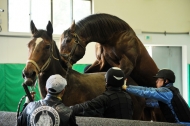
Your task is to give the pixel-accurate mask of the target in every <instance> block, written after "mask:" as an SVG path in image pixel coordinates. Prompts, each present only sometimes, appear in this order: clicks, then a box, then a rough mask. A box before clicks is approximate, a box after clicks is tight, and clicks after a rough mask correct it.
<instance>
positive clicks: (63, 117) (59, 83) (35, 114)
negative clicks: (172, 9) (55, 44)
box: [17, 74, 77, 126]
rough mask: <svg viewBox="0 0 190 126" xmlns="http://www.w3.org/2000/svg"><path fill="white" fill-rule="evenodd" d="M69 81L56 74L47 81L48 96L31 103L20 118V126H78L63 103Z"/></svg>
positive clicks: (71, 113) (70, 110) (18, 121)
mask: <svg viewBox="0 0 190 126" xmlns="http://www.w3.org/2000/svg"><path fill="white" fill-rule="evenodd" d="M66 85H67V81H66V80H65V79H64V78H63V77H62V76H60V75H58V74H55V75H52V76H50V77H49V78H48V80H47V81H46V90H47V92H48V93H47V95H46V97H45V98H44V99H43V100H39V101H34V102H30V103H29V104H28V105H27V106H26V107H25V108H24V110H23V111H22V113H21V114H20V116H19V117H18V120H17V124H18V126H31V125H32V126H33V125H40V126H45V125H46V126H48V125H49V126H54V125H55V126H77V124H76V119H75V115H73V111H72V109H70V108H69V107H66V106H65V105H64V104H63V103H62V99H61V98H62V96H63V95H64V91H65V86H66Z"/></svg>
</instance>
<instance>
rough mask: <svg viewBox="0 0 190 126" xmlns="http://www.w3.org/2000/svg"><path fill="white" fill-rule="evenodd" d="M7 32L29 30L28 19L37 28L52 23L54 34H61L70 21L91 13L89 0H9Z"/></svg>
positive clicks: (43, 27)
mask: <svg viewBox="0 0 190 126" xmlns="http://www.w3.org/2000/svg"><path fill="white" fill-rule="evenodd" d="M8 8H9V16H8V18H9V26H8V29H9V32H30V20H33V21H34V23H35V25H36V27H37V28H38V29H45V28H46V25H47V23H48V21H51V22H52V23H53V29H54V34H61V33H62V32H63V31H64V30H65V29H67V28H69V26H70V25H71V23H72V21H73V20H75V22H77V21H79V20H80V19H82V18H84V17H86V16H88V15H90V14H91V0H9V3H8Z"/></svg>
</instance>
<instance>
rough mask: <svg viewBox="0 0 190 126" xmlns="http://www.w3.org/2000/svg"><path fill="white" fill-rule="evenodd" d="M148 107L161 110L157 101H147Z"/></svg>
mask: <svg viewBox="0 0 190 126" xmlns="http://www.w3.org/2000/svg"><path fill="white" fill-rule="evenodd" d="M146 107H153V108H159V104H158V101H157V100H155V99H147V100H146Z"/></svg>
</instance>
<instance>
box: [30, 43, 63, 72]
mask: <svg viewBox="0 0 190 126" xmlns="http://www.w3.org/2000/svg"><path fill="white" fill-rule="evenodd" d="M52 42H53V41H52ZM51 47H52V48H51V54H50V56H49V58H48V59H47V61H46V62H45V63H44V65H43V66H42V67H41V69H40V67H39V66H38V64H37V63H36V62H35V61H34V60H27V63H32V64H33V65H34V66H35V67H36V68H37V70H38V72H39V73H41V72H43V71H45V70H46V69H47V67H48V66H49V64H50V62H51V58H52V57H53V59H55V60H59V59H58V58H55V57H54V55H53V44H52V46H51Z"/></svg>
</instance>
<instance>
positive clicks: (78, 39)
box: [71, 33, 85, 50]
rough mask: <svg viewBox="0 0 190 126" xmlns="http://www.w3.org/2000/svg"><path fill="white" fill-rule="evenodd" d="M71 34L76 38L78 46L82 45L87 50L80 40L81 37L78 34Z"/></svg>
mask: <svg viewBox="0 0 190 126" xmlns="http://www.w3.org/2000/svg"><path fill="white" fill-rule="evenodd" d="M71 34H72V35H73V36H74V37H75V42H76V43H77V45H80V46H81V47H82V48H83V49H84V50H85V47H84V46H83V45H82V44H81V39H80V38H79V36H78V35H77V34H76V33H71Z"/></svg>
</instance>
